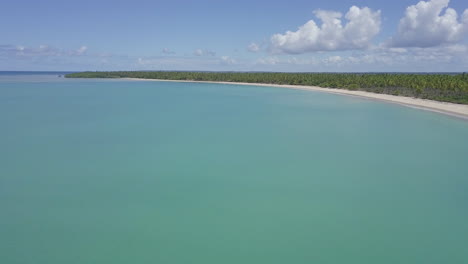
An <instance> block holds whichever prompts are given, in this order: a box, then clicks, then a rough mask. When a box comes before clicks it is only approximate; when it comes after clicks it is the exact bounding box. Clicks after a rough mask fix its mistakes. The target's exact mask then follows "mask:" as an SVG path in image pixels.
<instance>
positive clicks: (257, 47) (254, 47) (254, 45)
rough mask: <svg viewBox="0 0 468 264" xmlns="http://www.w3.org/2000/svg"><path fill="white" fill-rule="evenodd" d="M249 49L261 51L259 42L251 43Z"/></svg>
mask: <svg viewBox="0 0 468 264" xmlns="http://www.w3.org/2000/svg"><path fill="white" fill-rule="evenodd" d="M247 50H248V51H250V52H259V51H260V46H259V45H258V44H257V43H250V45H249V46H247Z"/></svg>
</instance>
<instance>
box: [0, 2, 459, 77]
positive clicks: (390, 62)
mask: <svg viewBox="0 0 468 264" xmlns="http://www.w3.org/2000/svg"><path fill="white" fill-rule="evenodd" d="M467 8H468V4H467V3H466V2H465V1H462V0H428V1H414V0H400V1H383V0H374V1H360V0H340V1H337V0H327V1H296V0H289V1H244V0H239V1H214V0H213V1H180V0H173V1H87V0H84V1H79V2H78V1H47V0H45V1H31V0H29V1H7V2H4V3H2V7H1V9H0V25H1V26H0V70H70V71H81V70H237V71H338V72H339V71H468V44H467V36H468V11H465V10H466V9H467Z"/></svg>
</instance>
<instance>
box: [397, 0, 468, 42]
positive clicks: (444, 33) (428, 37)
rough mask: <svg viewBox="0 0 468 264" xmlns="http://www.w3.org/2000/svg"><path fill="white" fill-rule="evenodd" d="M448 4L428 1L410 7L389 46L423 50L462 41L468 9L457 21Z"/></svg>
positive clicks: (438, 0)
mask: <svg viewBox="0 0 468 264" xmlns="http://www.w3.org/2000/svg"><path fill="white" fill-rule="evenodd" d="M449 2H450V0H430V1H427V2H426V1H420V2H419V3H418V4H416V5H412V6H409V7H408V8H407V9H406V13H405V16H404V17H403V18H402V19H401V20H400V24H399V25H398V32H397V34H396V36H394V37H393V38H392V39H391V40H390V42H389V44H390V45H389V46H393V47H421V48H426V47H434V46H438V45H441V44H446V43H455V42H457V41H459V40H461V39H462V38H463V37H464V36H466V34H465V33H467V32H468V9H466V10H465V11H464V12H463V15H462V18H461V21H459V19H458V14H457V11H455V10H454V9H452V8H449V7H448V4H449Z"/></svg>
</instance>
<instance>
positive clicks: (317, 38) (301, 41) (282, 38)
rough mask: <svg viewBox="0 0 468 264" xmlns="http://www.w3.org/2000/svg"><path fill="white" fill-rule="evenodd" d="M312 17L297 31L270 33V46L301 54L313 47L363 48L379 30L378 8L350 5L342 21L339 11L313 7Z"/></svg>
mask: <svg viewBox="0 0 468 264" xmlns="http://www.w3.org/2000/svg"><path fill="white" fill-rule="evenodd" d="M314 14H315V16H316V17H317V18H318V19H319V20H320V21H322V24H321V25H320V26H319V25H317V24H316V23H315V21H314V20H310V21H309V22H307V23H306V24H304V25H302V26H301V27H299V29H298V30H297V31H287V32H286V33H285V34H275V35H273V36H272V37H271V50H272V51H273V52H276V53H289V54H300V53H306V52H314V51H335V50H352V49H363V48H366V47H368V46H369V45H370V43H371V40H372V39H373V38H374V37H375V36H376V35H377V34H378V33H379V31H380V10H378V11H373V10H371V9H370V8H368V7H363V8H359V7H356V6H352V7H351V8H350V9H349V11H348V12H347V13H346V14H345V16H344V17H345V19H346V20H347V23H346V24H345V25H343V24H342V14H341V13H339V12H334V11H324V10H316V11H314Z"/></svg>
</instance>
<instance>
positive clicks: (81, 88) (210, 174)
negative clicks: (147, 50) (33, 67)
mask: <svg viewBox="0 0 468 264" xmlns="http://www.w3.org/2000/svg"><path fill="white" fill-rule="evenodd" d="M0 124H1V125H0V128H1V129H0V263H15V264H17V263H18V264H19V263H28V264H29V263H41V264H42V263H47V264H55V263H57V264H58V263H60V264H63V263H69V264H72V263H77V264H78V263H80V264H81V263H86V264H89V263H164V264H166V263H167V264H170V263H184V264H185V263H203V264H208V263H233V264H234V263H243V264H247V263H269V264H271V263H281V264H284V263H297V264H302V263H346V264H350V263H359V264H363V263H373V264H375V263H392V264H394V263H421V264H428V263H468V191H467V190H468V122H466V121H463V120H458V119H456V118H451V117H446V116H443V115H439V114H435V113H430V112H426V111H421V110H416V109H411V108H406V107H401V106H398V105H393V104H386V103H381V102H375V101H371V100H365V99H359V98H352V97H346V96H338V95H332V94H325V93H318V92H307V91H300V90H289V89H281V88H268V87H249V86H238V85H220V84H199V83H197V84H195V83H173V82H143V81H123V80H78V79H76V80H74V79H63V78H57V76H56V75H24V74H23V75H7V74H4V75H1V76H0Z"/></svg>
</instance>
